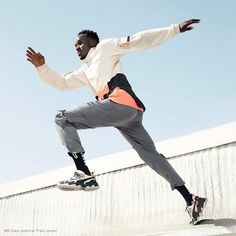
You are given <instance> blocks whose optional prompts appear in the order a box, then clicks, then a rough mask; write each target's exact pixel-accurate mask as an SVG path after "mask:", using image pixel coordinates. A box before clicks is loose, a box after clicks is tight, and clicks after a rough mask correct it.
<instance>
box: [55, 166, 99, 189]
mask: <svg viewBox="0 0 236 236" xmlns="http://www.w3.org/2000/svg"><path fill="white" fill-rule="evenodd" d="M57 187H58V188H59V189H60V190H64V191H73V190H84V191H94V190H97V189H99V185H98V183H97V181H96V179H95V176H90V175H86V174H85V173H84V172H83V171H81V170H77V171H75V173H74V175H73V176H72V177H71V178H70V179H68V180H62V181H59V182H58V183H57Z"/></svg>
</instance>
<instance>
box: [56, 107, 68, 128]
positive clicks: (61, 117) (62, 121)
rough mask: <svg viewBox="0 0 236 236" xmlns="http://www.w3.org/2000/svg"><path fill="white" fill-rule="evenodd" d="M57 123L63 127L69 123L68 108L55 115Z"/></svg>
mask: <svg viewBox="0 0 236 236" xmlns="http://www.w3.org/2000/svg"><path fill="white" fill-rule="evenodd" d="M55 123H56V124H57V125H59V126H61V127H62V128H64V127H65V126H66V125H67V117H66V110H59V112H58V113H57V114H56V117H55Z"/></svg>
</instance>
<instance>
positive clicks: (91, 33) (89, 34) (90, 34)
mask: <svg viewBox="0 0 236 236" xmlns="http://www.w3.org/2000/svg"><path fill="white" fill-rule="evenodd" d="M80 34H85V35H86V36H87V37H88V38H92V39H95V40H96V42H97V43H99V37H98V34H97V33H96V32H94V31H92V30H88V29H86V30H81V31H80V32H79V33H78V35H77V36H79V35H80Z"/></svg>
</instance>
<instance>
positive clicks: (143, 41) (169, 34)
mask: <svg viewBox="0 0 236 236" xmlns="http://www.w3.org/2000/svg"><path fill="white" fill-rule="evenodd" d="M179 32H180V31H179V25H178V24H172V25H170V26H169V27H165V28H157V29H150V30H145V31H142V32H139V33H136V34H133V35H131V36H128V37H124V38H118V39H114V44H113V46H114V48H113V50H114V53H116V54H125V53H127V52H134V51H141V50H145V49H148V48H153V47H157V46H159V45H161V44H163V43H165V42H167V41H168V40H170V39H172V38H174V37H175V36H176V35H177V34H178V33H179Z"/></svg>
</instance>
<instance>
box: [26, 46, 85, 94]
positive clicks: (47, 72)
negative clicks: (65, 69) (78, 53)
mask: <svg viewBox="0 0 236 236" xmlns="http://www.w3.org/2000/svg"><path fill="white" fill-rule="evenodd" d="M26 56H27V60H28V61H29V62H31V63H32V64H33V65H34V66H35V68H36V71H37V73H38V75H39V78H40V79H41V80H43V81H44V82H45V83H47V84H49V85H51V86H52V87H54V88H56V89H59V90H61V91H67V90H71V89H75V88H78V87H81V86H83V85H85V82H86V81H84V77H83V76H82V72H81V71H80V70H78V71H75V72H72V73H69V74H67V75H65V76H62V75H60V74H58V73H57V72H55V71H54V70H52V69H51V68H50V67H49V66H48V65H47V64H46V62H45V58H44V56H43V55H42V54H41V53H40V52H38V53H37V52H36V51H35V50H34V49H33V48H31V47H28V49H27V50H26Z"/></svg>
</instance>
